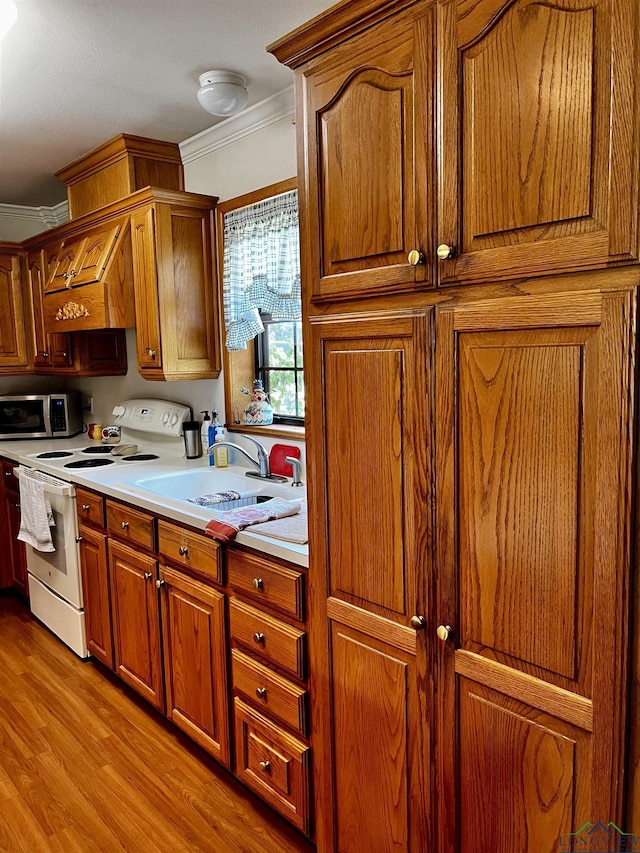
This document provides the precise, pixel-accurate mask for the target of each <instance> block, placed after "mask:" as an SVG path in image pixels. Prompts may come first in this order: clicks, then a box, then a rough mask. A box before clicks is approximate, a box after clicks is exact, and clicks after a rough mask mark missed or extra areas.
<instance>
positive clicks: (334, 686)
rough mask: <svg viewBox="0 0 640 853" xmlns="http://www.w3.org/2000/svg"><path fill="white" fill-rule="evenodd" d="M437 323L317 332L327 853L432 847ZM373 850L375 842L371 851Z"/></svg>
mask: <svg viewBox="0 0 640 853" xmlns="http://www.w3.org/2000/svg"><path fill="white" fill-rule="evenodd" d="M432 338H433V330H432V312H430V311H425V312H416V313H415V314H401V315H394V314H391V313H389V314H384V315H375V314H371V315H363V316H362V317H360V318H357V319H347V318H341V319H336V320H329V319H326V318H325V319H324V320H322V321H319V322H314V323H312V324H311V330H310V337H309V339H308V340H309V342H310V347H308V350H309V354H308V355H307V354H305V371H307V376H306V380H307V383H308V384H307V388H308V390H309V392H310V393H309V415H310V417H309V424H310V430H309V433H308V435H307V440H308V445H307V446H308V459H309V464H310V469H309V483H310V484H311V486H310V491H309V496H308V499H309V506H310V512H309V520H310V528H309V538H310V553H311V554H312V555H313V565H312V571H313V577H314V583H313V589H314V594H313V595H312V596H311V598H310V618H311V620H312V623H313V624H314V625H316V626H326V629H323V630H320V629H319V628H317V629H316V631H315V632H312V633H311V636H310V641H311V654H312V659H311V668H312V672H314V673H316V674H318V673H326V675H324V676H321V677H317V678H316V680H315V686H314V691H313V695H312V710H311V719H312V725H313V727H314V768H315V771H314V774H315V790H316V797H317V805H316V814H317V815H318V816H319V818H318V826H317V831H316V833H317V839H318V849H320V850H323V851H329V850H331V851H339V853H350V851H351V853H356V851H360V850H365V849H372V850H374V849H375V850H397V851H407V853H408V851H411V853H414V851H428V850H431V849H433V848H432V846H431V843H432V841H431V832H432V828H431V824H430V817H429V815H430V810H431V807H432V803H431V793H432V792H431V778H430V771H429V770H428V768H429V766H430V749H431V746H430V744H431V723H430V721H431V719H432V717H433V709H432V705H433V696H432V666H430V664H429V660H430V659H431V657H432V655H433V646H434V644H433V642H432V641H430V640H429V635H428V633H427V632H426V631H425V630H424V627H425V625H426V618H427V616H428V614H429V613H430V612H431V608H432V606H433V593H432V586H433V583H434V576H433V567H432V558H431V546H430V542H431V540H432V535H433V531H432V527H431V512H430V509H429V507H431V506H432V497H431V479H432V465H431V453H432V440H431V430H432V425H433V416H432V412H433V383H432V381H431V379H430V376H431V372H432V371H431V365H432V362H431V357H432V352H431V346H432V344H431V341H432ZM363 839H364V840H363Z"/></svg>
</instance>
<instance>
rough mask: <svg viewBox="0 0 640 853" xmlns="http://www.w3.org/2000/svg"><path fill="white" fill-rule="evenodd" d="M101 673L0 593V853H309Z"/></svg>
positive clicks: (213, 766) (197, 752) (251, 799)
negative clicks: (131, 852) (8, 852)
mask: <svg viewBox="0 0 640 853" xmlns="http://www.w3.org/2000/svg"><path fill="white" fill-rule="evenodd" d="M314 849H315V848H313V847H312V846H311V845H310V844H309V843H308V842H307V841H306V840H305V839H304V838H303V837H302V836H300V835H299V834H298V833H297V832H296V831H295V830H294V829H292V828H290V827H289V826H288V825H287V824H285V823H284V822H283V821H282V820H280V819H279V818H278V817H277V816H276V815H275V814H274V813H273V812H272V811H271V810H270V809H268V808H267V807H266V806H263V805H262V803H260V802H259V801H258V800H257V798H255V797H254V796H253V795H252V794H250V793H249V792H248V791H247V790H246V789H245V788H243V787H242V785H240V784H239V783H238V782H237V781H236V780H235V779H233V777H231V776H230V775H229V774H228V773H226V772H225V771H224V770H223V769H222V768H220V767H219V766H218V765H217V764H216V763H215V762H214V761H213V760H211V759H210V758H209V757H208V756H207V755H206V754H205V753H204V752H202V751H201V750H200V749H199V748H198V747H196V746H195V745H192V744H191V742H190V741H189V740H188V739H187V738H186V737H184V736H183V735H182V734H181V733H180V732H178V731H177V730H175V729H174V728H173V727H172V726H170V724H169V723H167V722H166V721H165V720H164V719H163V718H162V717H161V716H160V715H159V714H158V713H156V712H155V711H153V710H152V709H151V708H148V707H147V706H146V705H144V703H143V702H142V701H141V700H138V698H137V697H136V696H135V694H133V693H132V692H131V691H129V690H128V688H126V687H125V686H124V685H122V684H121V683H120V682H119V681H118V680H117V679H116V678H115V677H113V676H109V674H108V673H107V671H106V670H104V669H102V668H100V669H99V668H98V666H97V665H96V664H94V663H91V662H83V661H80V660H79V659H78V658H77V657H76V656H75V655H74V654H73V653H72V652H70V651H69V650H68V649H67V648H66V647H65V646H64V645H62V644H61V643H60V642H59V641H58V640H57V639H56V638H55V637H53V635H52V634H50V633H49V631H47V630H46V629H45V628H43V627H42V625H40V624H39V623H38V622H37V621H36V620H34V619H33V618H32V617H31V615H30V613H29V611H28V610H27V609H26V607H25V606H24V605H23V604H22V603H21V602H19V601H18V600H16V599H14V598H13V597H10V596H3V597H0V851H2V853H4V851H11V853H13V851H20V853H49V851H58V853H85V851H100V853H108V851H118V850H126V851H135V852H136V853H137V851H141V852H142V851H144V853H183V851H184V853H186V851H200V850H202V851H207V853H258V851H260V853H311V851H313V850H314Z"/></svg>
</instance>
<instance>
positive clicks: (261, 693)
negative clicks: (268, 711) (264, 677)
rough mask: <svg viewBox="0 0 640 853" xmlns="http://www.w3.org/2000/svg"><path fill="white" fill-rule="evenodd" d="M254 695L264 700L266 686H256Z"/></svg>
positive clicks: (265, 697)
mask: <svg viewBox="0 0 640 853" xmlns="http://www.w3.org/2000/svg"><path fill="white" fill-rule="evenodd" d="M256 696H257V697H258V699H264V700H265V702H266V699H267V688H266V687H258V688H256Z"/></svg>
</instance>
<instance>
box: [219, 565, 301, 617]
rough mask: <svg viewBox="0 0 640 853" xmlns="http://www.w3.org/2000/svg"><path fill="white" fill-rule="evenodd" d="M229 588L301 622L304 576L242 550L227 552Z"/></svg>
mask: <svg viewBox="0 0 640 853" xmlns="http://www.w3.org/2000/svg"><path fill="white" fill-rule="evenodd" d="M227 571H228V573H229V585H230V586H232V587H233V588H234V589H235V590H238V592H242V593H244V594H245V595H248V596H250V597H251V598H252V599H253V600H254V601H255V602H256V603H258V604H266V605H267V606H268V607H273V608H274V609H275V610H280V611H281V612H282V613H286V614H287V616H292V617H293V618H294V619H300V620H302V619H304V588H303V583H304V575H303V573H302V572H300V571H296V570H294V569H289V568H286V567H285V566H279V565H278V564H277V563H272V562H270V561H268V560H266V559H265V558H263V557H256V556H254V555H253V554H246V553H244V552H243V551H233V550H229V551H228V552H227Z"/></svg>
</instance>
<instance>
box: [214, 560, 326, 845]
mask: <svg viewBox="0 0 640 853" xmlns="http://www.w3.org/2000/svg"><path fill="white" fill-rule="evenodd" d="M227 571H228V583H229V587H230V589H231V590H232V596H231V598H230V604H229V615H230V632H231V643H232V650H231V660H232V679H233V680H232V685H233V713H234V724H235V764H236V774H237V776H238V778H239V779H241V780H242V781H243V782H244V783H245V784H246V785H248V786H249V787H250V788H252V789H253V790H254V791H256V793H258V794H259V795H260V796H261V797H262V798H263V799H264V800H266V801H267V802H268V803H270V804H271V805H272V806H273V807H274V808H275V809H277V810H278V811H279V812H280V813H281V814H283V815H284V816H285V817H286V818H287V819H288V820H289V821H291V823H293V824H294V825H295V826H297V827H298V828H299V829H301V830H302V831H303V832H306V833H310V831H311V827H310V822H311V809H310V758H311V751H310V747H309V743H308V739H307V738H308V735H309V719H308V691H307V683H306V678H307V671H306V667H307V664H306V657H307V655H306V634H305V631H304V618H305V612H304V610H305V608H304V593H305V581H306V579H305V576H304V572H302V571H300V570H298V569H297V568H294V567H289V566H286V565H283V564H281V563H278V562H276V561H275V560H271V559H268V558H265V557H263V556H262V555H260V556H256V555H254V554H250V553H247V552H243V551H240V550H236V549H229V551H228V553H227Z"/></svg>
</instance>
